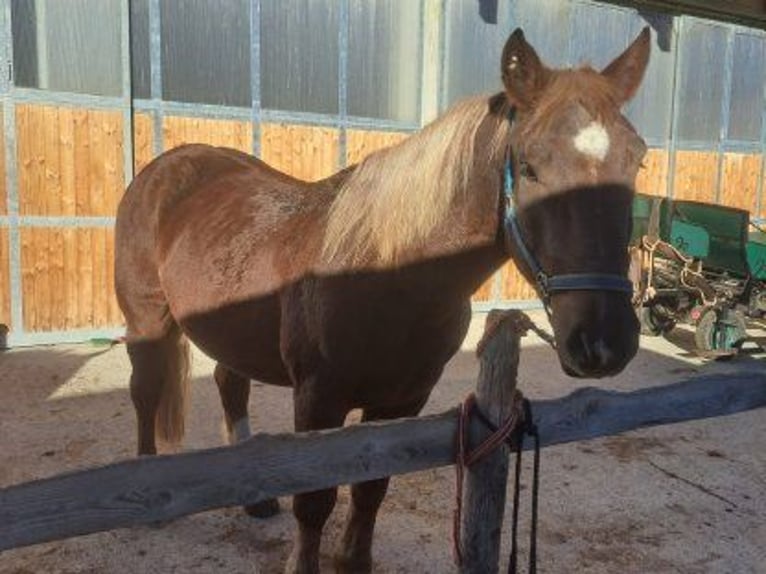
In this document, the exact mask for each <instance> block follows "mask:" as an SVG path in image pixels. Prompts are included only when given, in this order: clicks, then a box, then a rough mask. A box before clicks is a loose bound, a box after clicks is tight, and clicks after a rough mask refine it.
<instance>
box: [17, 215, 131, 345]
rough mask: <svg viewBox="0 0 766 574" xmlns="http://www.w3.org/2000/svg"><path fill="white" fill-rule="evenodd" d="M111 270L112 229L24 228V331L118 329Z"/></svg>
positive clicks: (112, 257)
mask: <svg viewBox="0 0 766 574" xmlns="http://www.w3.org/2000/svg"><path fill="white" fill-rule="evenodd" d="M113 268H114V231H113V230H112V229H111V228H107V227H90V228H78V229H76V228H71V227H70V228H50V227H38V228H22V229H21V274H22V291H23V298H24V309H23V316H24V328H25V329H26V330H28V331H54V330H66V329H76V328H86V327H108V326H117V325H120V324H121V323H122V317H121V315H120V311H119V308H118V307H117V301H116V299H115V297H114V279H113V272H112V269H113Z"/></svg>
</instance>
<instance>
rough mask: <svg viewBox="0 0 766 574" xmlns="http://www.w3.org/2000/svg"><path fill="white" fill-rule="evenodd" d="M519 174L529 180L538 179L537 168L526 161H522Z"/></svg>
mask: <svg viewBox="0 0 766 574" xmlns="http://www.w3.org/2000/svg"><path fill="white" fill-rule="evenodd" d="M519 174H520V175H521V177H523V178H524V179H527V180H529V181H537V174H536V173H535V170H534V169H533V168H532V166H531V165H529V164H528V163H527V162H525V161H522V162H521V163H520V164H519Z"/></svg>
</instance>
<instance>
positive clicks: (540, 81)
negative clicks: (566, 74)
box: [501, 28, 549, 109]
mask: <svg viewBox="0 0 766 574" xmlns="http://www.w3.org/2000/svg"><path fill="white" fill-rule="evenodd" d="M501 73H502V78H503V84H504V85H505V93H506V95H507V96H508V99H509V100H510V102H511V104H513V105H515V106H516V107H518V108H522V109H523V108H530V107H532V106H533V105H534V103H535V101H536V100H537V97H538V95H539V94H540V92H541V91H542V90H543V88H544V87H545V84H546V82H547V81H548V75H549V71H548V69H547V68H546V67H545V66H544V65H543V63H542V62H541V61H540V58H539V57H538V56H537V53H536V52H535V49H534V48H533V47H532V46H530V45H529V44H528V43H527V41H526V39H525V38H524V32H522V31H521V28H516V30H515V31H514V32H513V34H511V35H510V37H509V38H508V41H507V42H506V43H505V48H503V58H502V61H501Z"/></svg>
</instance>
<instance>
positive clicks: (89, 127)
mask: <svg viewBox="0 0 766 574" xmlns="http://www.w3.org/2000/svg"><path fill="white" fill-rule="evenodd" d="M122 124H123V117H122V113H121V112H117V111H114V112H113V111H107V110H89V109H82V108H69V107H54V106H42V105H37V104H20V105H17V107H16V132H17V133H16V137H17V169H18V185H19V209H20V212H21V214H22V215H52V216H61V215H63V216H111V215H114V213H115V211H116V206H117V202H118V201H119V198H120V197H121V196H122V192H123V188H124V185H125V182H124V170H123V145H124V142H123V136H122Z"/></svg>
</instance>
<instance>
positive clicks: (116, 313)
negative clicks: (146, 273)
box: [105, 229, 125, 327]
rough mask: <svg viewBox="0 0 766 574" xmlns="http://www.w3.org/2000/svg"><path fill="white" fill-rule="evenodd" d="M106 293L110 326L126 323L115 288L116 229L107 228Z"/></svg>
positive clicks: (108, 323)
mask: <svg viewBox="0 0 766 574" xmlns="http://www.w3.org/2000/svg"><path fill="white" fill-rule="evenodd" d="M105 269H106V295H107V305H108V314H107V323H106V325H108V326H110V327H116V326H118V325H124V324H125V318H124V317H123V316H122V311H120V306H119V305H118V304H117V295H116V293H115V289H114V230H113V229H106V265H105Z"/></svg>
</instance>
